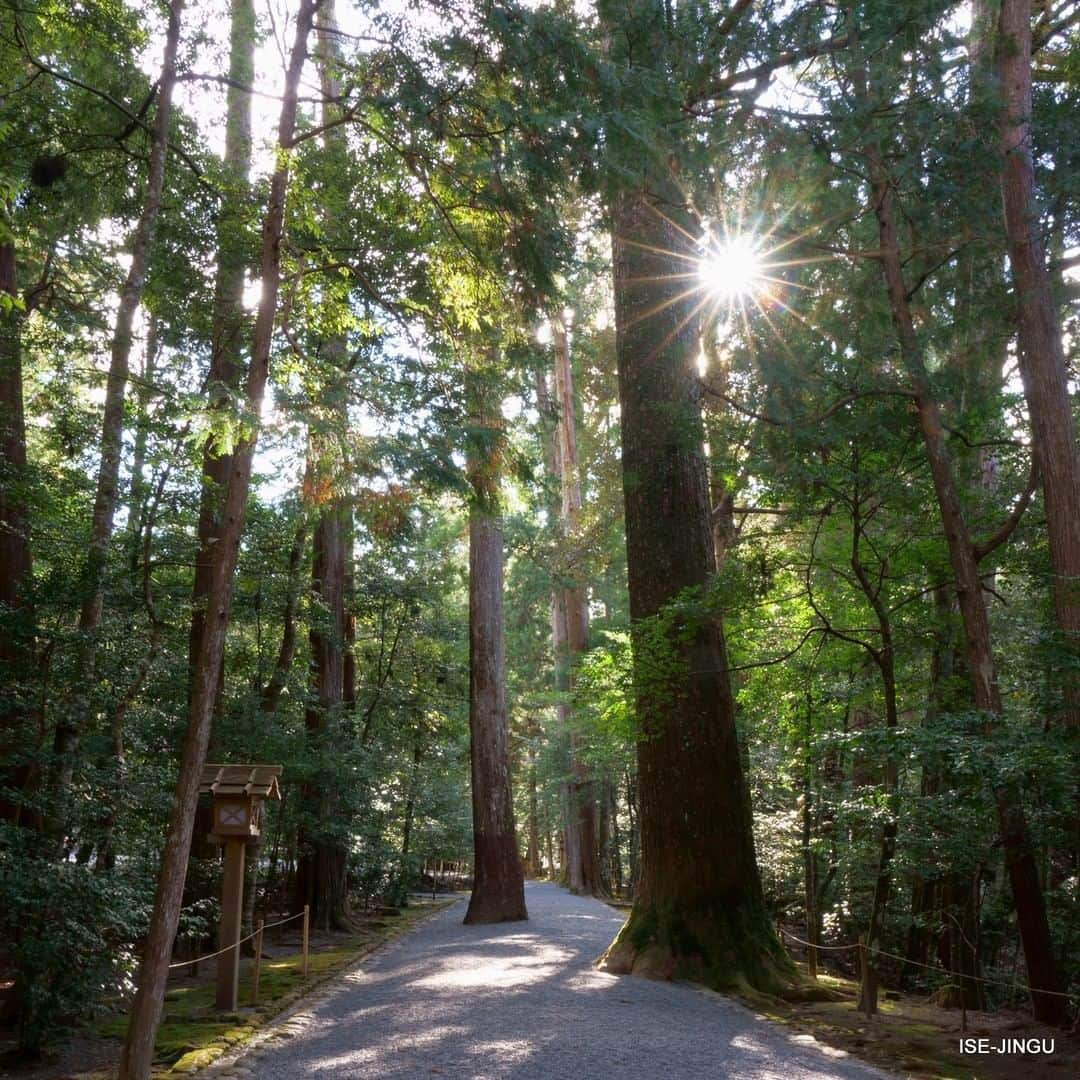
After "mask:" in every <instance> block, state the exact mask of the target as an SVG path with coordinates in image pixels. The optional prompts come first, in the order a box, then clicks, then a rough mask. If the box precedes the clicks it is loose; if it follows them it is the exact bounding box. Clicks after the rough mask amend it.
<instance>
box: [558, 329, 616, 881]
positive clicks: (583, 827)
mask: <svg viewBox="0 0 1080 1080" xmlns="http://www.w3.org/2000/svg"><path fill="white" fill-rule="evenodd" d="M551 327H552V340H553V342H554V345H555V404H556V406H557V409H558V427H557V428H556V438H557V445H558V452H557V454H556V455H555V461H556V462H557V464H558V469H559V474H560V475H559V480H560V487H561V492H562V511H561V515H560V517H561V522H562V531H563V537H564V539H565V540H566V541H568V542H572V541H573V540H574V539H575V536H576V533H577V531H578V528H579V520H580V517H581V480H580V475H579V469H578V453H577V431H576V423H575V416H574V380H573V371H572V369H571V366H570V341H569V337H568V334H567V330H566V326H565V324H564V323H563V320H562V317H561V315H554V316H552V319H551ZM558 593H559V594H560V595H558V596H557V597H556V600H555V603H556V606H557V608H558V611H559V615H558V618H559V621H560V626H559V627H558V628H557V630H556V634H555V636H556V637H560V638H561V640H558V641H556V642H555V647H556V666H557V668H559V667H561V668H562V672H561V675H560V681H561V682H562V683H563V684H565V685H564V686H560V689H562V690H563V691H564V693H566V694H569V693H570V692H572V691H573V688H574V676H573V671H574V664H575V663H576V662H577V660H578V659H579V658H580V657H581V656H582V655H584V653H586V652H587V651H588V648H589V602H588V596H587V592H586V589H585V586H584V585H583V584H582V583H581V582H580V581H571V582H569V583H567V584H564V585H562V587H561V588H559V589H558ZM559 631H561V634H560V633H559ZM560 651H561V652H562V653H563V655H561V656H560V655H559V654H560ZM561 719H562V720H563V722H564V725H565V727H564V730H567V729H568V730H569V732H570V739H569V742H570V769H571V774H572V777H573V779H572V781H571V783H570V784H569V785H568V792H567V794H568V807H567V810H568V818H567V831H568V834H569V835H568V836H567V879H568V881H567V883H568V884H569V886H570V889H571V891H573V892H576V893H588V894H591V895H598V894H600V893H602V892H604V886H603V883H602V881H601V874H600V865H599V862H598V843H597V835H596V795H595V792H594V790H593V785H592V783H591V782H590V779H589V772H588V769H587V768H586V766H585V765H584V763H583V762H582V760H581V754H580V742H581V739H580V736H579V735H577V733H576V732H574V730H573V719H572V716H571V706H570V705H569V703H567V704H566V705H565V713H564V715H563V716H562V717H561Z"/></svg>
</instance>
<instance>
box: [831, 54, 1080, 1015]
mask: <svg viewBox="0 0 1080 1080" xmlns="http://www.w3.org/2000/svg"><path fill="white" fill-rule="evenodd" d="M852 79H853V83H854V87H855V93H856V97H857V99H858V100H859V101H860V102H861V103H862V104H863V106H864V108H865V107H866V106H868V105H870V104H872V103H871V100H870V97H869V89H868V88H869V86H870V85H871V84H870V79H869V76H868V74H867V69H866V66H865V62H864V61H862V60H861V58H860V54H859V50H858V49H857V48H856V51H855V68H854V69H853V72H852ZM879 138H880V135H879V133H878V132H877V131H875V130H871V131H870V132H869V136H868V141H867V143H866V146H865V151H864V152H865V156H866V161H867V165H868V167H869V179H870V194H871V199H872V202H871V207H870V208H871V209H872V210H873V211H874V215H875V217H876V219H877V224H878V241H879V255H878V259H879V263H880V266H881V272H882V276H883V279H884V284H885V288H886V291H887V294H888V299H889V309H890V312H891V315H892V321H893V326H894V328H895V331H896V335H897V339H898V341H899V345H900V358H901V360H902V362H903V365H904V369H905V371H906V373H907V376H908V379H909V380H910V383H911V387H912V391H913V397H914V400H915V407H916V411H917V414H918V421H919V428H920V431H921V433H922V438H923V444H924V446H925V449H926V457H927V462H928V465H929V468H930V475H931V478H932V480H933V484H934V491H935V494H936V496H937V502H938V510H939V513H940V515H941V524H942V529H943V531H944V534H945V540H946V544H947V546H948V550H949V560H950V563H951V566H952V571H953V574H954V576H955V580H956V593H957V600H958V603H959V607H960V618H961V623H962V625H963V630H964V645H965V654H966V659H967V666H968V677H969V678H970V680H971V689H972V699H973V701H974V704H975V707H976V708H977V709H978V710H979V711H980V712H982V713H983V715H984V716H985V717H986V721H985V723H986V729H985V730H986V734H987V735H989V734H991V733H992V731H993V730H994V726H995V725H996V724H998V723H1000V721H1001V719H1002V715H1003V708H1002V701H1001V690H1000V688H999V686H998V681H997V670H996V666H995V661H994V653H993V646H992V641H991V633H990V619H989V615H988V613H987V610H986V604H985V603H984V602H983V590H982V579H981V576H980V573H979V557H980V552H979V549H978V548H977V546H976V544H975V543H974V542H973V540H972V538H971V534H970V531H969V527H968V523H967V520H966V518H965V514H964V508H963V503H962V500H961V498H960V492H959V490H958V486H957V483H956V478H955V476H954V465H953V461H952V457H951V454H950V451H949V447H948V444H947V441H946V438H945V428H944V426H943V423H942V418H941V412H940V409H939V407H938V403H937V401H936V399H935V397H934V395H933V391H932V388H931V385H930V378H929V375H928V372H927V367H926V359H925V356H924V354H923V348H922V345H921V343H920V341H919V335H918V332H917V330H916V328H915V322H914V318H913V316H912V312H911V306H910V303H909V299H908V298H909V295H910V294H909V292H908V286H907V284H906V282H905V280H904V271H903V263H902V261H901V255H900V241H899V232H898V228H897V223H896V210H895V196H894V185H893V182H892V178H891V177H890V175H889V172H888V168H887V165H886V163H885V158H884V153H883V151H882V148H881V145H880V142H879ZM994 801H995V805H996V808H997V815H998V827H999V830H1000V834H1001V843H1002V847H1003V849H1004V852H1005V865H1006V869H1007V871H1008V875H1009V883H1010V885H1011V886H1012V892H1013V901H1014V903H1015V904H1016V916H1017V922H1018V924H1019V927H1020V938H1021V941H1022V942H1023V946H1024V960H1025V962H1026V964H1027V970H1028V980H1029V982H1030V985H1031V986H1032V987H1033V994H1032V1002H1033V1004H1034V1008H1035V1015H1036V1016H1037V1017H1038V1018H1039V1019H1040V1020H1044V1021H1046V1022H1047V1023H1060V1022H1061V1021H1062V1019H1063V1017H1064V1015H1065V1008H1064V1006H1065V999H1064V998H1062V997H1060V996H1059V995H1060V992H1061V985H1060V979H1059V977H1058V972H1057V961H1056V959H1055V955H1054V947H1053V941H1052V940H1051V937H1050V927H1049V924H1048V922H1047V918H1046V904H1045V901H1044V899H1043V892H1042V885H1041V883H1040V880H1039V873H1038V867H1037V865H1036V862H1035V856H1034V852H1033V850H1032V846H1031V836H1030V833H1029V830H1028V825H1027V819H1026V816H1025V813H1024V807H1023V802H1022V800H1021V797H1020V793H1019V791H1018V790H1016V787H1015V785H1014V784H1011V783H1008V782H1000V781H999V782H998V784H997V785H996V786H995V790H994ZM1039 991H1047V993H1040V992H1039Z"/></svg>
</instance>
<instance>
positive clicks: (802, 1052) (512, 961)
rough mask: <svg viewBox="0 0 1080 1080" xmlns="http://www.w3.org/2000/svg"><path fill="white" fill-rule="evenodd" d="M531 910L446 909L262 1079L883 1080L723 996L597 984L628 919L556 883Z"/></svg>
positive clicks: (298, 1039) (357, 979) (376, 966)
mask: <svg viewBox="0 0 1080 1080" xmlns="http://www.w3.org/2000/svg"><path fill="white" fill-rule="evenodd" d="M526 901H527V903H528V907H529V916H530V917H529V921H528V922H518V923H503V924H500V925H496V926H464V925H462V923H461V919H462V918H463V916H464V913H465V908H464V905H463V904H455V905H454V906H453V907H451V908H448V909H447V910H446V911H444V912H442V913H441V914H440V915H438V916H436V917H435V918H434V919H432V920H430V921H429V922H427V923H424V924H423V925H422V926H421V927H420V928H419V929H417V930H416V931H414V932H413V933H410V934H408V935H406V936H405V937H403V938H401V939H400V940H398V941H396V942H394V943H393V944H391V945H390V946H388V947H387V948H386V949H385V950H384V951H382V952H380V953H378V954H376V955H375V956H373V957H372V958H371V959H370V960H369V961H365V964H364V968H363V970H361V971H356V972H353V973H352V974H351V975H348V976H346V977H345V978H344V979H343V980H342V982H341V983H340V984H339V985H338V986H337V987H336V988H335V989H334V990H333V991H332V992H331V993H330V994H329V995H328V996H327V997H326V998H325V999H324V1000H322V1001H320V1002H319V1003H318V1004H316V1005H315V1006H314V1007H313V1008H312V1009H311V1010H309V1012H310V1013H311V1016H312V1019H311V1021H310V1022H309V1023H308V1024H307V1025H306V1026H305V1027H304V1028H303V1030H302V1031H300V1032H299V1033H298V1034H297V1035H295V1037H293V1038H291V1039H289V1040H288V1041H281V1040H272V1041H271V1042H269V1043H267V1044H265V1045H264V1047H263V1048H262V1050H261V1051H259V1052H258V1054H259V1059H258V1064H257V1065H254V1064H253V1063H252V1067H254V1068H255V1070H256V1072H257V1073H258V1075H260V1076H264V1077H267V1078H273V1080H293V1078H295V1080H301V1078H304V1077H311V1076H315V1077H318V1076H323V1077H330V1076H333V1077H338V1078H341V1080H361V1078H363V1080H369V1078H370V1080H404V1078H410V1080H419V1078H422V1077H432V1076H444V1077H450V1078H453V1080H511V1078H513V1080H600V1078H603V1080H609V1078H616V1077H617V1078H619V1080H684V1078H685V1080H691V1078H693V1080H698V1078H702V1077H724V1078H731V1080H871V1078H881V1077H883V1076H884V1075H885V1074H883V1073H881V1072H879V1071H877V1070H875V1069H873V1068H871V1067H870V1066H867V1065H863V1064H861V1063H859V1062H856V1061H854V1060H852V1059H850V1058H846V1057H844V1056H842V1055H839V1056H838V1052H837V1051H830V1050H827V1049H826V1048H822V1047H819V1046H816V1045H807V1044H806V1043H805V1041H803V1042H798V1041H796V1040H795V1039H794V1038H793V1037H792V1035H790V1034H789V1033H788V1032H787V1031H786V1030H785V1029H783V1028H780V1027H777V1026H775V1025H773V1024H770V1023H768V1022H767V1021H764V1020H759V1019H757V1018H756V1017H755V1016H754V1015H753V1014H752V1013H750V1012H749V1011H748V1010H746V1009H745V1008H743V1007H742V1006H741V1005H738V1004H737V1003H735V1002H733V1001H729V1000H727V999H726V998H722V997H720V996H719V995H715V994H710V993H708V992H706V991H701V990H699V989H696V988H694V987H691V986H687V985H683V984H673V983H660V982H651V981H648V980H644V979H632V978H619V977H616V976H613V975H607V974H604V973H601V972H598V971H596V970H594V968H593V967H592V964H593V961H594V960H595V959H596V957H597V956H598V955H599V954H600V953H601V952H602V951H603V950H604V948H606V946H607V945H608V944H609V942H610V941H611V939H612V937H614V935H615V934H616V932H617V931H618V929H619V927H620V926H621V925H622V921H623V917H622V916H621V915H620V914H618V913H617V912H615V911H613V910H612V909H611V908H609V907H607V906H606V905H605V904H602V903H600V902H598V901H596V900H591V899H588V898H584V897H577V896H572V895H570V894H569V893H567V892H565V891H564V890H562V889H560V888H559V887H557V886H555V885H550V884H539V883H530V884H529V885H528V886H527V892H526ZM239 1064H242V1065H248V1064H249V1062H248V1061H247V1060H246V1059H244V1060H243V1061H242V1062H240V1063H239Z"/></svg>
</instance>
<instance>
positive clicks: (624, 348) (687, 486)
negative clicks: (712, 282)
mask: <svg viewBox="0 0 1080 1080" xmlns="http://www.w3.org/2000/svg"><path fill="white" fill-rule="evenodd" d="M612 211H613V213H612V218H613V231H614V240H613V245H614V252H613V259H614V272H615V319H616V354H617V358H618V368H619V403H620V407H621V427H622V470H623V495H624V501H625V507H626V553H627V567H628V571H629V591H630V616H631V625H632V629H633V639H634V683H635V687H634V689H635V699H636V704H637V718H638V724H639V727H640V732H641V734H640V737H639V741H638V745H637V756H638V798H639V810H640V822H641V878H640V883H639V888H638V892H637V896H636V897H635V901H634V907H633V910H632V911H631V914H630V918H629V920H628V922H627V924H626V926H625V927H624V928H623V930H622V931H621V932H620V934H619V935H618V937H617V938H616V939H615V941H614V942H613V943H612V945H611V947H610V948H609V949H608V951H607V953H606V955H605V957H604V959H603V960H602V965H603V966H604V967H605V968H606V969H607V970H610V971H615V972H635V973H640V974H650V975H659V976H663V977H669V978H670V977H689V978H694V979H698V980H701V981H704V982H707V983H709V984H710V985H713V986H732V985H737V984H739V983H743V982H749V983H750V984H751V985H753V986H756V987H758V988H762V989H764V988H774V989H775V988H779V987H780V986H781V984H783V983H786V982H787V981H788V980H789V979H790V978H791V977H792V976H793V974H794V969H793V967H792V965H791V963H790V961H789V960H788V958H787V955H786V954H785V952H784V950H783V948H782V947H781V946H780V944H779V942H778V941H777V939H776V936H775V934H774V932H773V929H772V926H771V924H770V921H769V918H768V915H767V912H766V910H765V902H764V898H763V896H762V891H761V883H760V879H759V877H758V869H757V861H756V857H755V853H754V838H753V832H752V829H751V818H750V798H749V792H748V789H747V785H746V780H745V777H744V775H743V770H742V765H741V762H740V757H739V746H738V739H737V736H736V731H735V707H734V701H733V699H732V693H731V684H730V678H729V674H728V669H727V657H726V650H725V644H724V637H723V631H722V628H721V625H720V620H719V618H718V617H717V615H716V613H715V612H714V611H712V610H708V608H707V606H706V605H707V603H708V601H707V598H706V596H705V590H706V587H707V585H708V583H709V580H710V578H711V577H712V576H713V574H714V573H715V561H714V554H713V543H712V534H711V528H710V521H709V499H708V485H707V480H706V468H705V456H704V445H703V443H704V436H703V430H702V422H701V411H700V397H699V386H698V379H697V373H696V369H695V356H696V352H697V341H698V333H697V320H696V318H695V317H694V316H695V310H696V308H695V302H694V300H693V298H691V297H687V296H686V295H685V283H684V281H683V280H682V272H683V267H684V263H683V258H684V257H685V254H686V253H687V252H686V249H687V241H686V239H685V237H686V235H687V234H688V232H689V229H688V227H687V226H688V224H689V223H688V222H687V221H686V215H685V212H684V209H683V206H682V200H681V198H680V196H679V194H678V192H677V190H676V189H675V186H674V185H673V184H671V183H669V182H655V181H654V182H653V183H652V184H651V185H650V186H649V187H646V188H645V189H644V190H641V191H633V192H625V193H623V194H620V195H619V196H618V197H617V198H616V200H615V203H614V206H613V207H612ZM680 256H682V257H680Z"/></svg>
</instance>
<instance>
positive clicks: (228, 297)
mask: <svg viewBox="0 0 1080 1080" xmlns="http://www.w3.org/2000/svg"><path fill="white" fill-rule="evenodd" d="M229 18H230V22H229V86H228V88H227V90H226V99H225V157H224V161H223V165H224V170H223V171H224V188H223V192H222V201H221V210H220V212H219V215H218V221H217V248H218V263H217V275H216V278H215V281H214V317H213V326H212V331H211V334H212V336H211V344H210V370H209V372H208V374H207V377H206V393H207V399H208V401H207V412H208V414H209V415H210V416H211V417H215V418H216V419H217V420H218V422H227V421H226V418H230V419H231V418H232V416H233V413H234V400H235V398H236V397H237V396H238V395H239V393H240V390H241V385H242V383H243V377H244V364H243V354H244V331H245V329H246V327H247V318H246V316H245V313H244V277H245V274H246V272H247V267H248V266H249V264H250V262H251V255H252V252H251V245H250V243H249V240H248V235H247V231H246V229H245V228H244V218H245V215H246V211H247V206H248V202H249V180H248V178H249V174H250V171H251V92H250V90H248V89H247V88H248V87H250V86H251V84H252V83H253V81H254V75H255V5H254V2H253V0H230V7H229ZM230 434H231V433H230ZM226 438H227V437H226ZM231 469H232V455H231V454H230V453H228V452H227V451H224V450H223V449H222V437H221V435H220V434H217V433H215V434H213V435H211V436H210V437H209V438H208V439H207V441H206V443H205V445H204V446H203V464H202V487H201V491H200V497H199V526H198V547H197V549H196V552H195V578H194V582H193V584H192V590H191V605H192V606H191V631H190V635H189V638H188V669H189V673H190V674H189V679H190V683H191V685H194V680H195V678H196V674H195V666H196V664H197V663H198V657H199V650H200V648H201V646H202V636H203V629H204V627H205V625H206V611H207V607H206V602H207V596H208V595H209V591H210V578H211V576H212V574H213V562H214V547H215V545H216V544H217V543H218V541H219V539H220V536H221V526H222V516H221V515H222V501H223V499H224V496H225V487H226V485H227V483H228V479H229V473H230V471H231ZM222 675H223V676H224V668H223V669H222ZM223 693H224V679H222V680H221V681H220V682H219V684H218V691H217V694H218V699H217V702H216V703H215V706H214V711H215V713H216V712H219V711H220V707H221V697H222V694H223Z"/></svg>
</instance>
